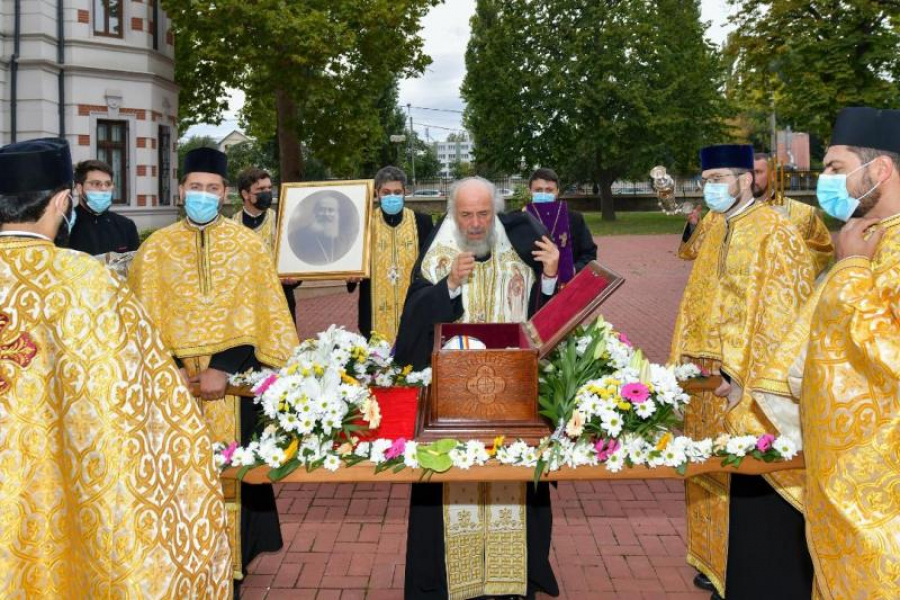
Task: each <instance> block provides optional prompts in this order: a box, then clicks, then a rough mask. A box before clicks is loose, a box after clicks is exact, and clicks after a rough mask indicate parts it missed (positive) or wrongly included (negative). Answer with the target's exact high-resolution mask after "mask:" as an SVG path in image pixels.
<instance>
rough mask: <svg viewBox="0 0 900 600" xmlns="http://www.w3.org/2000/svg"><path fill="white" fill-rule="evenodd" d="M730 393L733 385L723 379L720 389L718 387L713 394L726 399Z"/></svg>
mask: <svg viewBox="0 0 900 600" xmlns="http://www.w3.org/2000/svg"><path fill="white" fill-rule="evenodd" d="M729 392H731V384H730V383H728V382H727V381H726V380H725V378H724V377H723V378H722V383H720V384H719V387H717V388H716V389H715V390H714V391H713V394H715V395H716V396H718V397H719V398H725V397H726V396H728V394H729Z"/></svg>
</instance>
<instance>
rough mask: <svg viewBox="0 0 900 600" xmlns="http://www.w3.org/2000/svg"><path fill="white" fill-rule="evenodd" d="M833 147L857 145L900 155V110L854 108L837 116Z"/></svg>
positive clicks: (833, 133) (832, 135) (845, 110)
mask: <svg viewBox="0 0 900 600" xmlns="http://www.w3.org/2000/svg"><path fill="white" fill-rule="evenodd" d="M831 145H832V146H858V147H860V148H875V149H876V150H886V151H888V152H897V153H900V110H888V109H878V108H868V107H865V106H851V107H848V108H845V109H843V110H842V111H841V112H839V113H838V116H837V120H836V121H835V122H834V130H833V131H832V132H831Z"/></svg>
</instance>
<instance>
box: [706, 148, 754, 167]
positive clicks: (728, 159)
mask: <svg viewBox="0 0 900 600" xmlns="http://www.w3.org/2000/svg"><path fill="white" fill-rule="evenodd" d="M700 169H701V170H702V171H706V170H708V169H748V170H750V171H752V170H753V146H750V145H749V144H719V145H717V146H707V147H706V148H703V149H702V150H700Z"/></svg>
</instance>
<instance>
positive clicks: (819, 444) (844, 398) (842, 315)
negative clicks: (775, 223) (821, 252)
mask: <svg viewBox="0 0 900 600" xmlns="http://www.w3.org/2000/svg"><path fill="white" fill-rule="evenodd" d="M824 163H825V171H824V173H823V174H822V175H821V176H820V178H819V182H818V186H817V192H816V195H817V196H818V198H819V203H820V204H821V205H822V207H823V208H824V209H825V211H826V212H828V213H829V214H831V215H832V216H834V217H836V218H839V219H841V220H848V219H849V221H848V222H847V224H846V225H845V226H844V228H843V229H842V230H841V232H840V234H839V235H838V238H837V262H836V263H835V265H834V267H833V268H832V269H831V271H830V273H829V275H828V278H827V279H826V280H825V281H824V282H823V284H822V291H821V298H820V300H819V303H818V305H817V307H816V310H815V312H814V314H813V318H812V324H811V327H810V332H809V345H808V347H807V354H806V363H805V369H804V372H803V383H802V388H801V394H800V417H801V423H802V428H803V448H804V457H805V461H806V473H807V482H806V508H807V514H809V515H814V518H810V519H808V521H807V536H808V538H809V543H810V552H811V554H812V556H813V561H814V563H815V568H816V582H817V584H818V588H819V591H820V592H821V594H822V596H823V597H824V598H826V599H828V600H843V599H844V598H860V599H862V598H865V599H866V600H888V599H893V598H900V385H898V380H900V111H897V110H876V109H873V108H862V107H860V108H846V109H844V110H843V111H841V113H840V114H839V115H838V118H837V121H836V123H835V126H834V129H833V132H832V139H831V145H830V146H829V148H828V151H827V153H826V155H825V160H824Z"/></svg>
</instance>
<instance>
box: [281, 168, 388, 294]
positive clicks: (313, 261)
mask: <svg viewBox="0 0 900 600" xmlns="http://www.w3.org/2000/svg"><path fill="white" fill-rule="evenodd" d="M372 190H373V183H372V180H371V179H365V180H355V181H311V182H304V183H283V184H282V185H281V193H280V195H279V199H278V232H277V235H276V238H275V256H276V267H277V268H278V274H279V275H280V276H282V277H293V278H296V279H307V280H316V279H348V278H350V277H361V278H366V277H368V276H369V243H370V242H369V240H370V227H369V223H370V214H369V213H370V211H371V209H372V208H371V207H372V198H373V191H372Z"/></svg>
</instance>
